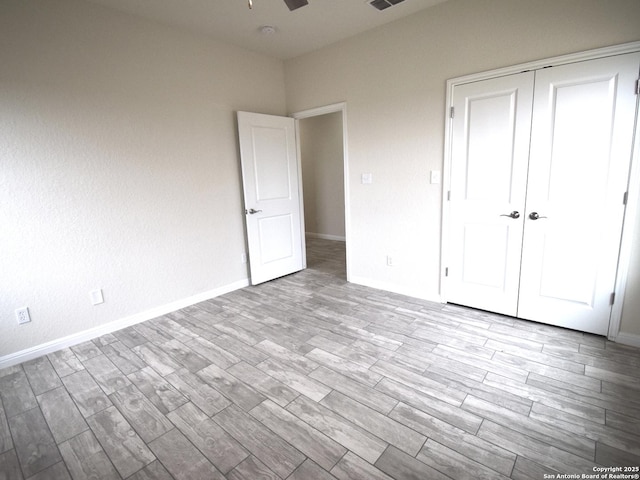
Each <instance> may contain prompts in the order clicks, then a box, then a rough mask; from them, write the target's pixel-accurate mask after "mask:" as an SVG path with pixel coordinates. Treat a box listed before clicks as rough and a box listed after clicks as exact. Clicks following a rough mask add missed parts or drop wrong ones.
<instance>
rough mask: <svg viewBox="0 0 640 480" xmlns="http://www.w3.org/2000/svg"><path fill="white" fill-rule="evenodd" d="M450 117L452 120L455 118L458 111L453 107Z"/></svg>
mask: <svg viewBox="0 0 640 480" xmlns="http://www.w3.org/2000/svg"><path fill="white" fill-rule="evenodd" d="M449 116H450V117H451V118H453V117H455V116H456V109H455V107H451V109H450V110H449Z"/></svg>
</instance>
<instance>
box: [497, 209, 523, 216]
mask: <svg viewBox="0 0 640 480" xmlns="http://www.w3.org/2000/svg"><path fill="white" fill-rule="evenodd" d="M500 216H501V217H511V218H520V212H519V211H517V210H514V211H513V212H511V213H509V214H506V213H503V214H502V215H500Z"/></svg>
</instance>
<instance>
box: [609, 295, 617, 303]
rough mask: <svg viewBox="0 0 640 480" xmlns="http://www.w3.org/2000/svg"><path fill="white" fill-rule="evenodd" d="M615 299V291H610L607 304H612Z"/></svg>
mask: <svg viewBox="0 0 640 480" xmlns="http://www.w3.org/2000/svg"><path fill="white" fill-rule="evenodd" d="M615 301H616V292H612V293H611V297H610V298H609V305H613V303H614V302H615Z"/></svg>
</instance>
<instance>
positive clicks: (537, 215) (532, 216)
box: [529, 212, 547, 220]
mask: <svg viewBox="0 0 640 480" xmlns="http://www.w3.org/2000/svg"><path fill="white" fill-rule="evenodd" d="M529 218H530V219H531V220H538V219H539V218H547V217H543V216H542V215H539V214H538V212H531V213H530V214H529Z"/></svg>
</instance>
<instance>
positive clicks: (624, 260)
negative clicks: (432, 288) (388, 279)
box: [440, 42, 640, 341]
mask: <svg viewBox="0 0 640 480" xmlns="http://www.w3.org/2000/svg"><path fill="white" fill-rule="evenodd" d="M639 51H640V42H631V43H625V44H622V45H616V46H612V47H605V48H599V49H595V50H589V51H584V52H578V53H573V54H569V55H562V56H558V57H552V58H547V59H542V60H537V61H534V62H528V63H523V64H518V65H513V66H510V67H505V68H501V69H497V70H489V71H485V72H479V73H474V74H471V75H465V76H462V77H456V78H452V79H450V80H448V81H447V93H446V110H445V112H446V118H445V145H444V162H443V183H442V185H443V188H442V238H441V251H440V297H441V301H442V303H446V302H447V289H446V285H447V282H446V277H447V268H448V264H449V253H450V252H449V250H448V247H447V245H448V244H449V235H450V229H449V227H450V211H449V210H450V208H449V207H450V203H449V196H450V189H451V163H452V162H451V152H452V148H451V142H452V137H453V135H452V117H451V115H452V113H451V112H452V105H453V93H454V88H455V87H456V86H457V85H462V84H465V83H470V82H477V81H480V80H487V79H491V78H497V77H502V76H505V75H512V74H514V73H520V72H524V71H528V70H538V69H541V68H545V67H552V66H558V65H565V64H569V63H575V62H581V61H586V60H593V59H597V58H604V57H610V56H614V55H622V54H625V53H633V52H639ZM637 105H638V100H637V99H636V108H637ZM639 200H640V118H639V119H638V121H637V122H636V125H635V141H634V146H633V156H632V158H631V168H630V171H629V181H628V184H627V205H626V208H625V213H624V220H623V228H622V240H621V245H620V255H619V257H618V268H617V275H616V286H615V298H616V301H615V302H614V304H613V307H612V311H611V319H610V322H609V332H608V335H607V337H608V338H609V340H612V341H615V340H616V339H617V337H618V334H619V333H620V322H621V319H622V306H623V303H624V295H625V291H626V284H627V276H628V271H629V262H630V259H631V247H632V242H633V231H634V227H636V228H640V225H637V226H636V225H634V224H635V223H636V222H635V218H636V213H637V207H638V201H639ZM621 201H622V199H621Z"/></svg>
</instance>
